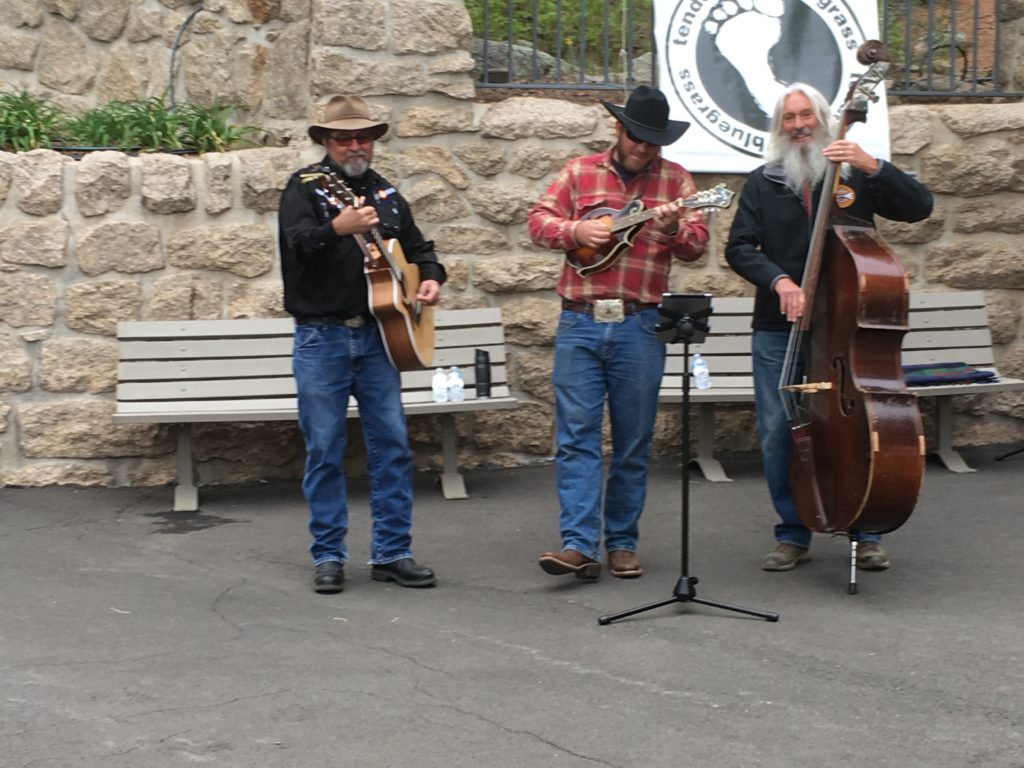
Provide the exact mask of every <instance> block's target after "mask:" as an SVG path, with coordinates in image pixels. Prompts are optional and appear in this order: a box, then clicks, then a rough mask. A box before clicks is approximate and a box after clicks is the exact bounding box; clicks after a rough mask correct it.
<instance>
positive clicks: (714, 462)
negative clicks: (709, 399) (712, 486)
mask: <svg viewBox="0 0 1024 768" xmlns="http://www.w3.org/2000/svg"><path fill="white" fill-rule="evenodd" d="M693 407H694V408H695V409H696V410H697V420H698V424H697V456H696V457H695V458H694V459H693V462H694V463H695V464H696V465H697V466H698V467H700V471H701V473H702V474H703V475H704V477H705V478H707V479H708V480H710V481H712V482H714V483H731V482H732V478H731V477H729V476H728V475H727V474H725V470H724V469H723V468H722V463H721V462H720V461H719V460H718V459H716V458H715V457H714V446H715V409H714V406H711V405H703V404H698V405H695V406H693Z"/></svg>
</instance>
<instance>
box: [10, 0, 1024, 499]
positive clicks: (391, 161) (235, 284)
mask: <svg viewBox="0 0 1024 768" xmlns="http://www.w3.org/2000/svg"><path fill="white" fill-rule="evenodd" d="M195 7H197V6H189V4H188V3H187V2H186V1H185V0H162V2H157V1H156V0H104V2H84V0H82V1H81V2H80V1H79V0H43V2H37V1H36V0H0V20H2V21H0V79H2V84H0V87H3V88H12V87H13V88H27V89H28V90H30V91H32V92H35V93H39V94H42V95H46V96H49V97H51V98H54V99H55V100H59V101H60V102H61V103H62V104H64V105H66V106H67V107H68V108H70V109H82V108H85V107H88V106H91V105H93V104H95V103H97V102H101V101H104V100H107V99H109V98H125V97H136V96H149V95H154V94H159V93H161V92H162V91H163V90H164V89H165V88H166V85H167V82H166V68H167V64H168V59H169V55H170V51H171V47H172V46H173V44H174V41H175V39H176V38H177V36H178V32H179V30H181V29H182V24H183V22H184V21H185V20H186V19H187V18H188V17H189V14H190V13H191V11H192V10H193V9H194V8H195ZM203 7H204V10H202V11H201V12H199V13H198V14H197V15H196V16H195V17H194V18H193V19H192V20H191V22H190V23H189V24H188V26H187V27H186V28H185V31H184V33H183V34H182V37H181V39H182V41H183V43H182V44H181V45H180V47H179V48H178V49H177V51H176V53H175V60H176V62H177V66H176V68H177V71H178V75H177V79H176V85H175V87H176V89H177V92H178V94H179V98H180V99H183V100H184V99H189V100H196V101H204V100H207V99H208V98H212V97H219V98H221V99H222V100H232V101H236V102H239V103H242V104H244V105H245V113H246V115H247V116H248V117H247V121H249V122H255V123H258V124H260V125H266V126H270V127H272V128H274V130H275V133H276V136H277V144H278V145H279V146H275V147H273V148H265V149H255V150H244V151H239V152H233V153H229V154H223V155H218V154H209V155H205V156H203V157H177V156H171V155H151V156H142V157H132V156H128V155H125V154H122V153H118V152H96V153H92V154H89V155H87V156H85V157H83V158H82V159H80V160H75V159H71V158H69V157H65V156H63V155H60V154H58V153H56V152H51V151H45V150H44V151H36V152H31V153H25V154H19V155H12V154H4V153H0V482H2V483H3V484H7V485H46V484H53V483H79V484H86V485H88V484H96V485H112V484H137V485H142V484H160V483H166V482H169V481H170V479H171V478H172V477H173V474H174V464H173V455H172V453H171V450H172V445H171V439H170V433H169V430H168V429H167V428H166V427H163V426H152V425H117V426H115V425H113V424H112V423H111V421H110V414H111V412H112V410H113V408H114V403H113V394H112V393H113V388H114V383H115V375H116V349H115V342H114V340H113V334H114V331H115V326H116V322H117V321H118V320H131V319H180V318H197V319H198V318H221V317H270V316H280V315H282V314H283V312H282V308H281V291H280V278H279V266H278V261H277V254H276V250H275V249H276V245H275V242H276V241H275V223H276V217H275V211H276V205H277V199H278V195H279V193H280V190H281V188H282V186H283V183H284V181H285V179H286V178H287V176H288V174H289V173H290V171H291V170H293V169H294V168H296V167H298V166H299V165H301V164H302V163H304V162H307V161H310V160H314V159H316V158H318V157H319V152H318V151H317V148H316V147H314V146H313V145H311V144H310V143H309V141H308V139H306V138H305V132H304V126H305V125H306V124H307V123H308V122H309V119H310V118H311V117H315V116H317V114H318V110H319V109H320V106H321V105H322V104H323V102H324V101H326V99H327V98H328V97H329V96H330V95H331V94H333V93H335V92H339V91H347V90H351V91H356V92H359V93H362V94H363V95H364V96H365V97H366V98H367V100H368V102H369V103H370V105H371V108H372V110H373V111H374V112H375V114H377V115H378V116H380V117H381V118H383V119H386V120H388V121H389V122H390V123H391V131H390V132H389V134H388V136H387V137H385V139H384V140H383V141H382V142H380V143H379V144H378V146H377V156H376V159H375V166H376V167H377V168H378V169H379V170H381V171H382V172H383V173H384V174H385V175H386V176H388V177H389V178H391V179H392V180H394V181H395V182H397V183H398V184H399V186H400V188H401V189H402V191H403V193H404V194H405V195H406V196H407V197H408V199H409V200H410V202H411V203H412V205H413V208H414V210H415V212H416V216H417V219H418V221H419V223H420V225H421V228H422V229H423V230H424V231H425V233H426V235H427V236H428V237H430V238H432V239H434V240H435V242H436V244H437V250H438V253H439V255H440V257H441V259H442V260H443V261H444V263H445V264H446V265H447V267H448V270H449V275H450V282H449V284H448V285H447V286H446V288H445V292H444V301H443V306H447V307H469V306H485V305H497V306H501V307H502V309H503V313H504V317H505V322H506V333H507V338H508V342H509V345H510V350H511V352H510V362H509V371H510V378H511V381H512V384H513V388H514V390H515V393H516V394H517V395H518V396H519V397H520V398H521V399H522V400H523V406H522V407H521V408H519V409H517V410H514V411H499V412H494V413H490V414H476V415H465V416H464V417H460V419H459V429H460V432H461V433H462V446H461V453H460V459H461V461H462V462H463V464H464V465H466V466H473V465H478V464H488V465H499V466H508V465H514V464H520V463H524V462H530V461H536V460H541V459H543V458H546V457H549V456H550V455H551V451H552V433H553V427H552V422H553V405H552V393H551V386H550V372H551V356H552V354H551V353H552V340H553V335H554V328H555V323H556V321H557V316H558V303H557V298H556V296H555V293H554V290H553V288H554V284H555V280H556V278H557V275H558V272H559V269H560V267H561V258H560V256H559V255H557V254H554V253H551V252H548V251H543V250H539V249H536V248H534V247H533V246H532V245H531V244H530V242H529V239H528V237H527V234H526V229H525V226H524V222H525V216H526V211H527V209H528V207H529V206H530V205H531V204H532V202H533V201H534V200H536V198H537V196H538V195H539V194H540V192H541V191H542V190H543V188H544V186H545V185H546V183H547V182H548V181H549V180H550V179H551V177H552V175H553V174H554V173H555V172H556V171H557V169H558V168H559V167H560V166H561V165H562V163H564V162H565V160H566V159H567V158H569V157H571V156H573V155H575V154H579V153H582V152H590V151H598V150H601V149H604V148H605V147H606V146H607V145H608V143H609V139H610V137H611V135H612V133H611V128H612V126H611V124H610V117H609V116H608V114H607V112H606V111H605V110H604V109H603V108H602V107H601V106H600V105H599V104H598V103H597V101H596V99H595V100H590V101H589V102H587V101H586V100H584V103H580V100H574V101H565V100H559V99H557V98H536V97H533V96H513V97H510V98H505V99H502V100H493V99H489V100H485V99H481V98H478V97H477V95H476V93H475V88H474V85H473V82H472V74H471V72H472V68H473V62H472V59H471V57H470V55H469V53H468V51H469V48H470V27H469V21H468V17H467V16H466V14H465V9H464V7H463V5H462V3H461V2H457V1H456V2H447V1H445V0H434V1H433V2H423V1H422V0H387V1H386V0H381V1H379V2H363V1H360V2H356V1H355V0H314V1H313V2H308V0H307V1H303V0H277V1H276V2H275V1H274V0H244V1H243V0H208V1H207V2H206V3H205V4H204V5H203ZM99 9H102V12H100V10H99ZM1018 16H1019V14H1018ZM340 20H345V23H342V22H341V21H340ZM1022 23H1024V22H1022V21H1021V19H1020V18H1017V19H1015V20H1008V21H1006V22H1005V27H1006V29H1007V32H1008V34H1007V40H1008V41H1009V43H1008V44H1007V50H1008V51H1010V52H1013V51H1014V50H1015V49H1014V45H1015V44H1019V40H1020V38H1021V33H1022V31H1024V26H1022ZM311 30H312V31H311ZM1022 58H1024V57H1021V56H1016V58H1014V59H1013V61H1012V62H1011V63H1013V64H1015V65H1016V66H1017V68H1018V69H1024V66H1022V65H1021V59H1022ZM83 62H85V64H86V65H87V66H83ZM891 121H892V136H893V152H894V159H895V160H896V162H897V163H899V164H900V165H901V166H903V167H906V168H909V169H913V170H916V171H917V172H918V173H919V174H920V176H921V178H922V179H923V180H924V181H925V182H926V183H928V184H929V186H930V187H931V189H932V190H933V191H934V192H935V193H936V198H937V205H936V211H935V215H934V216H933V217H932V218H931V219H929V220H928V221H926V222H923V223H920V224H916V225H895V224H888V223H885V224H883V225H882V226H881V230H882V232H883V234H884V235H885V237H886V238H887V239H888V241H889V242H890V243H891V244H892V246H893V248H894V250H895V251H896V252H897V253H898V254H899V255H900V257H901V259H902V260H903V261H904V263H905V264H906V266H907V268H908V271H909V272H910V275H911V279H912V285H913V288H914V289H915V290H929V289H931V290H940V289H944V288H972V289H982V290H985V291H986V296H987V299H988V303H989V311H990V314H991V316H992V320H993V336H994V340H995V344H996V349H997V355H998V357H999V365H1000V368H1001V369H1002V370H1003V371H1004V372H1005V373H1006V374H1008V375H1016V376H1024V322H1022V316H1024V259H1021V258H1020V257H1019V256H1018V254H1017V243H1018V242H1019V239H1020V235H1021V233H1022V230H1024V217H1022V216H1021V213H1020V211H1021V210H1022V202H1024V200H1022V194H1021V193H1020V192H1019V190H1020V189H1022V188H1024V185H1022V177H1024V147H1022V142H1021V137H1022V135H1024V134H1022V130H1021V129H1022V127H1024V106H1022V105H1021V104H1016V103H1014V104H976V105H948V106H936V105H929V106H913V105H894V106H893V107H892V108H891ZM719 181H725V182H726V183H727V184H729V186H730V187H732V188H733V189H736V190H737V191H738V189H739V187H740V186H741V185H742V181H743V179H742V177H738V176H721V177H719V176H711V175H702V176H700V177H698V179H697V183H698V186H699V187H701V188H705V187H708V186H711V185H713V184H715V183H718V182H719ZM730 215H731V214H730V212H724V213H721V214H716V215H715V216H714V217H713V221H712V243H711V247H710V249H709V251H708V254H707V255H706V256H704V257H703V258H702V259H700V260H699V261H697V262H694V263H693V264H689V265H680V266H679V268H677V270H676V271H675V273H674V275H673V280H672V283H673V287H674V288H675V289H678V290H682V289H685V290H705V291H709V292H711V293H714V294H716V295H745V294H747V293H748V292H749V291H748V286H747V285H746V284H745V283H744V282H743V281H742V280H740V279H739V278H737V277H736V276H735V275H733V274H732V273H731V272H730V271H729V269H728V267H727V266H726V264H725V262H724V259H723V254H722V246H723V242H724V238H725V234H726V232H727V231H728V226H729V221H730ZM956 408H957V415H956V421H955V441H956V442H957V443H959V444H992V443H997V444H1009V443H1014V442H1015V441H1019V440H1022V439H1024V397H1022V396H1021V395H1020V394H1005V395H992V396H985V397H982V396H977V397H970V398H960V399H958V401H957V405H956ZM926 415H927V414H926ZM752 424H753V419H752V414H751V411H750V409H749V408H747V407H740V406H736V407H731V408H724V409H722V413H721V415H720V417H719V420H718V431H719V445H720V446H721V447H722V448H723V449H732V450H751V449H754V448H756V443H755V440H754V436H753V428H752ZM411 430H412V435H413V439H414V443H415V448H416V456H417V462H418V463H419V464H420V465H421V466H437V465H438V464H439V445H438V438H437V424H436V420H435V419H434V418H433V417H416V418H413V419H412V420H411ZM352 437H353V439H352V440H351V441H350V445H351V446H352V447H351V448H350V454H351V455H350V457H349V458H350V460H351V461H352V463H353V466H357V465H358V463H359V460H360V455H359V454H361V449H360V448H359V447H358V446H359V445H360V442H361V441H360V439H359V437H358V427H357V426H356V425H355V424H353V436H352ZM678 439H679V423H678V416H677V414H676V413H675V411H674V410H673V409H666V411H665V412H664V413H663V414H662V415H661V416H660V417H659V423H658V431H657V437H656V444H655V450H656V451H658V452H659V453H671V452H672V451H674V450H677V449H678ZM196 452H197V456H198V458H199V460H200V462H201V463H200V468H199V472H200V481H201V482H203V483H210V482H231V481H238V480H244V479H255V478H266V477H297V476H298V475H299V473H300V471H301V462H302V447H301V442H300V440H299V437H298V434H297V430H296V428H295V426H294V425H293V424H286V423H285V424H282V423H271V424H245V425H238V424H207V425H201V426H199V427H198V428H197V439H196Z"/></svg>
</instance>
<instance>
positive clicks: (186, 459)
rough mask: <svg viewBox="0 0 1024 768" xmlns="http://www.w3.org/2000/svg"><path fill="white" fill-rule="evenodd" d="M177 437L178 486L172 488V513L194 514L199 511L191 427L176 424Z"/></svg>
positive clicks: (189, 425)
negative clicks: (193, 465)
mask: <svg viewBox="0 0 1024 768" xmlns="http://www.w3.org/2000/svg"><path fill="white" fill-rule="evenodd" d="M174 431H175V434H176V436H177V442H178V447H177V459H178V484H177V486H175V488H174V511H175V512H195V511H196V510H197V509H199V489H198V488H196V483H195V476H194V474H193V469H192V425H191V424H178V425H177V427H176V428H175V430H174Z"/></svg>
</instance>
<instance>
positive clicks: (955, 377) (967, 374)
mask: <svg viewBox="0 0 1024 768" xmlns="http://www.w3.org/2000/svg"><path fill="white" fill-rule="evenodd" d="M903 376H904V378H906V381H907V386H908V387H925V386H928V385H929V384H966V383H968V382H971V381H995V380H996V375H995V373H993V372H992V371H982V370H979V369H977V368H975V367H974V366H973V365H967V364H966V363H925V364H923V365H904V366H903Z"/></svg>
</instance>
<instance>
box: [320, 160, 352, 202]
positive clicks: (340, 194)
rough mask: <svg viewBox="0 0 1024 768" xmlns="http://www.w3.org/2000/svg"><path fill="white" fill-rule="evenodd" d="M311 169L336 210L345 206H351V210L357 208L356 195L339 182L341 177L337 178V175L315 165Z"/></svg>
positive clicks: (322, 166) (325, 167)
mask: <svg viewBox="0 0 1024 768" xmlns="http://www.w3.org/2000/svg"><path fill="white" fill-rule="evenodd" d="M313 168H314V170H315V173H316V174H317V175H318V176H319V178H320V181H321V184H322V185H323V187H324V189H325V190H326V191H327V195H328V199H329V200H330V203H331V205H333V206H334V207H335V208H337V209H338V210H341V209H342V208H344V207H345V206H351V207H353V208H358V207H359V198H358V197H356V193H355V192H353V191H352V190H351V189H350V188H349V186H348V185H347V184H346V183H345V182H344V181H342V180H341V177H340V176H338V174H337V173H335V172H334V171H333V170H332V169H330V168H328V167H327V166H324V165H315V166H313Z"/></svg>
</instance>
